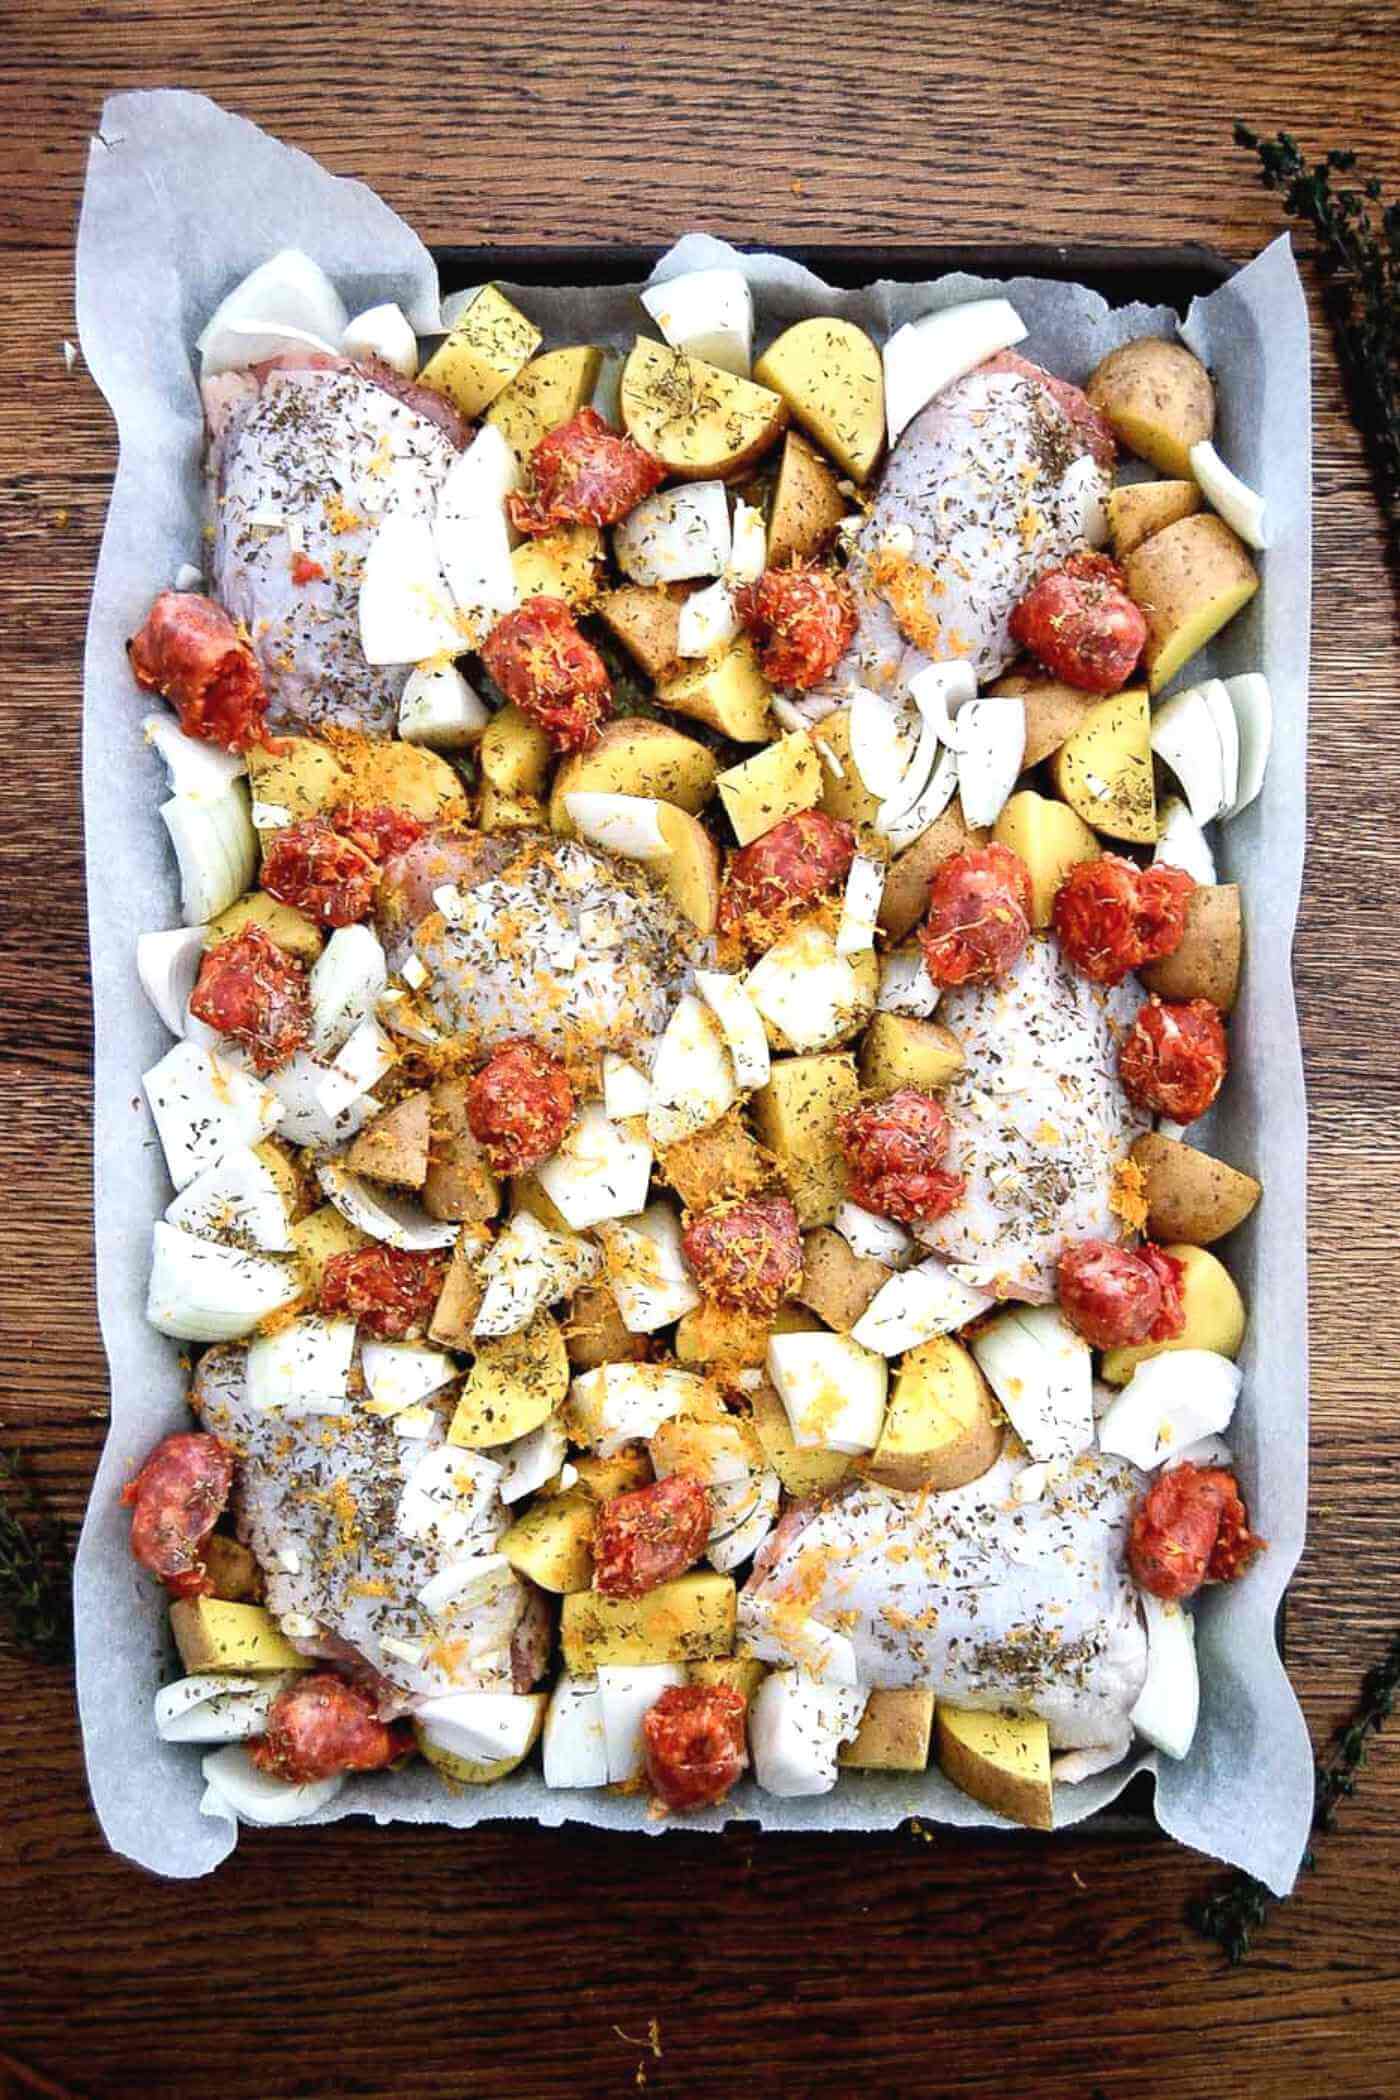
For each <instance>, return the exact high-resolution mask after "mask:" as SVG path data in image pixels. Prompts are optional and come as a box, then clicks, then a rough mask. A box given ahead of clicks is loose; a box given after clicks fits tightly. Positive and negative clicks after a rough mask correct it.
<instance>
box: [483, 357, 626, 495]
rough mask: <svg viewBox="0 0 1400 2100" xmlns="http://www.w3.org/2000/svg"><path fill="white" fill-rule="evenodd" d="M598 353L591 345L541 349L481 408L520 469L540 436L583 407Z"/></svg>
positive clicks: (590, 395)
mask: <svg viewBox="0 0 1400 2100" xmlns="http://www.w3.org/2000/svg"><path fill="white" fill-rule="evenodd" d="M602 363H603V353H602V351H601V350H596V349H595V348H594V347H593V345H592V344H591V343H580V344H577V345H575V346H574V347H572V348H571V349H567V350H547V351H546V352H545V354H544V356H543V357H532V358H531V360H530V362H529V364H528V365H525V366H524V367H523V368H522V369H521V370H520V371H519V372H517V373H516V375H515V377H514V379H512V380H511V382H510V384H509V385H508V386H507V387H506V388H505V389H504V391H503V392H501V393H499V394H497V396H496V398H495V400H494V401H493V402H492V403H491V406H490V407H489V408H488V409H487V411H486V421H487V422H488V423H494V424H495V426H496V428H497V430H499V431H500V433H501V436H502V437H503V438H504V439H505V441H506V443H507V444H508V445H509V446H510V449H511V451H512V452H513V453H514V454H515V457H516V459H517V461H518V462H519V464H520V466H521V467H522V468H527V467H528V466H529V464H530V461H531V459H532V458H533V456H534V450H535V447H536V445H538V443H539V441H540V439H541V438H542V437H546V436H547V435H548V434H549V432H550V431H551V430H556V429H557V428H558V427H559V425H560V424H561V423H567V422H568V421H569V420H570V418H571V417H572V416H576V415H577V414H578V412H579V410H580V409H581V408H586V407H587V405H588V403H589V401H590V400H591V399H592V398H593V389H594V387H595V386H596V385H597V384H598V373H599V371H600V369H601V367H602Z"/></svg>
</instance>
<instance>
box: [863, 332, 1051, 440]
mask: <svg viewBox="0 0 1400 2100" xmlns="http://www.w3.org/2000/svg"><path fill="white" fill-rule="evenodd" d="M1025 333H1026V327H1025V323H1024V322H1023V321H1022V319H1021V316H1020V315H1019V314H1018V313H1017V311H1016V309H1015V307H1014V306H1012V305H1011V303H1010V301H1009V300H1006V299H972V300H966V301H964V302H962V303H961V304H959V305H957V306H945V307H944V308H943V309H942V311H941V312H939V313H932V314H925V315H924V316H923V318H922V319H921V320H918V321H906V322H905V324H904V326H903V327H902V328H897V329H896V330H895V332H894V334H893V335H892V336H891V337H890V339H889V341H888V342H887V343H886V344H885V348H884V368H885V421H886V426H887V428H888V431H889V440H890V444H891V445H893V444H894V443H895V442H896V441H897V439H898V438H899V436H900V433H901V432H902V431H903V430H905V429H906V428H907V426H908V425H909V424H910V423H912V422H913V420H914V418H915V416H916V415H918V413H919V411H920V409H922V408H926V407H927V405H928V403H929V402H930V401H932V400H933V398H934V396H935V394H941V393H942V391H943V389H944V387H946V386H951V385H952V383H953V381H954V380H955V379H961V378H963V377H964V376H965V374H967V373H968V372H971V371H972V370H973V368H974V367H975V366H977V365H980V364H983V363H985V361H986V360H987V358H989V357H994V356H995V355H996V353H997V351H998V350H1009V349H1010V348H1011V347H1012V345H1013V344H1014V343H1019V342H1021V341H1022V340H1023V339H1024V337H1025Z"/></svg>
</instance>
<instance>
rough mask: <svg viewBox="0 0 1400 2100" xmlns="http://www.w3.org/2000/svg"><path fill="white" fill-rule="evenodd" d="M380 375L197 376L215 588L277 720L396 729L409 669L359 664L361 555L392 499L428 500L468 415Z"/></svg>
mask: <svg viewBox="0 0 1400 2100" xmlns="http://www.w3.org/2000/svg"><path fill="white" fill-rule="evenodd" d="M389 377H390V379H393V380H394V385H393V387H392V388H391V387H390V385H388V384H386V383H385V382H384V380H383V379H381V378H380V377H378V376H372V375H371V374H369V373H366V372H365V371H363V370H361V369H359V368H358V367H356V366H352V365H345V366H335V365H331V364H328V363H326V362H324V361H322V362H321V363H318V364H315V365H306V364H304V363H302V364H297V365H294V366H292V367H290V368H289V367H288V365H286V364H278V365H277V366H274V367H273V368H271V369H268V368H262V371H261V376H260V377H258V376H255V375H254V374H252V373H244V372H239V373H229V374H226V375H224V376H222V377H220V378H217V379H213V380H210V381H208V382H207V383H206V386H205V412H206V415H207V417H208V419H209V424H210V430H211V445H210V472H211V476H212V496H213V503H214V546H213V561H212V572H211V573H212V583H213V591H214V596H215V597H216V598H217V599H218V601H219V603H220V604H221V605H222V606H223V607H224V608H225V610H226V611H227V612H228V613H229V614H231V616H232V617H233V618H234V619H235V620H237V621H240V622H241V623H242V624H243V625H244V626H245V627H246V628H247V630H248V634H249V636H250V637H251V639H252V643H253V646H254V648H255V649H256V650H257V652H258V656H259V658H260V659H261V662H262V666H263V673H264V676H265V678H266V681H267V689H268V693H269V695H270V706H269V709H268V721H269V723H270V724H271V725H272V726H273V727H274V728H281V729H316V730H321V729H325V728H327V727H329V726H331V725H335V726H338V727H341V728H349V729H362V730H365V731H367V732H368V733H369V734H371V735H375V736H387V735H388V734H389V733H390V732H391V731H392V729H393V727H394V720H395V714H396V710H397V707H398V700H399V695H400V693H401V691H402V690H403V684H404V679H405V677H406V676H407V668H406V667H400V666H397V665H391V666H389V667H388V668H385V667H384V666H376V665H371V664H368V663H367V662H366V661H365V656H364V651H363V650H362V649H361V647H360V627H359V603H360V577H361V573H362V571H363V568H364V560H365V554H366V552H367V550H368V547H369V543H370V539H371V537H372V535H373V532H374V528H375V523H376V521H377V520H378V519H379V518H380V517H381V516H382V515H383V513H384V511H385V510H387V509H388V508H389V507H390V506H391V505H392V504H396V503H405V504H412V505H416V506H421V505H423V504H424V503H426V502H428V501H429V500H430V499H431V498H432V496H433V495H434V493H435V492H436V490H437V488H438V486H439V484H440V483H441V481H442V479H443V476H444V475H445V474H446V472H447V470H448V468H449V467H450V466H451V464H452V462H453V460H454V459H455V458H456V456H457V446H458V443H459V441H460V440H461V439H462V438H464V437H465V429H466V426H465V425H460V428H459V427H458V426H459V420H460V419H458V418H457V416H456V412H455V410H452V409H451V404H450V403H441V402H440V401H438V400H436V399H434V397H432V396H428V395H426V394H425V391H424V390H423V389H422V388H416V387H412V386H410V385H408V384H407V383H405V382H402V381H399V380H397V379H394V375H392V374H390V375H389ZM403 395H407V396H408V398H407V399H404V398H401V396H403ZM443 408H446V409H447V411H448V415H449V417H450V421H448V420H447V419H446V418H444V417H443V415H442V413H441V411H442V409H443ZM424 410H429V411H430V413H425V412H424Z"/></svg>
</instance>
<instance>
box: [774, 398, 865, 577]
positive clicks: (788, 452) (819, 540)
mask: <svg viewBox="0 0 1400 2100" xmlns="http://www.w3.org/2000/svg"><path fill="white" fill-rule="evenodd" d="M847 508H848V505H847V503H846V499H845V497H844V496H843V495H842V494H841V491H840V489H839V488H838V487H837V486H836V476H835V475H834V474H833V473H832V471H831V469H830V467H829V466H828V465H827V463H826V461H825V460H824V459H822V458H821V457H820V456H819V455H818V453H817V452H816V451H815V450H814V449H813V447H812V446H811V445H809V444H808V442H807V440H806V438H804V437H803V436H802V435H801V434H800V433H799V432H798V431H796V430H789V432H788V434H787V436H786V437H785V438H784V440H783V457H782V461H781V464H780V465H779V468H778V480H777V485H776V487H775V488H774V490H773V509H772V513H771V515H770V516H769V519H768V566H769V568H770V569H776V568H778V567H780V566H781V565H782V564H783V563H784V562H793V561H811V560H815V558H816V557H817V556H818V555H819V554H825V552H826V550H827V548H828V547H829V546H830V545H831V542H832V541H833V539H835V537H836V528H837V526H838V525H839V524H840V523H841V520H842V519H843V518H844V517H845V515H846V511H847Z"/></svg>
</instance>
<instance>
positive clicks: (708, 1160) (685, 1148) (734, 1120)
mask: <svg viewBox="0 0 1400 2100" xmlns="http://www.w3.org/2000/svg"><path fill="white" fill-rule="evenodd" d="M657 1170H658V1172H659V1173H660V1175H661V1177H662V1179H663V1180H664V1181H669V1182H670V1184H671V1187H672V1188H673V1189H674V1190H675V1191H676V1194H677V1195H678V1196H679V1197H680V1199H681V1201H682V1203H684V1204H685V1205H686V1207H687V1208H688V1209H690V1210H707V1209H708V1208H709V1207H710V1205H711V1204H714V1203H719V1202H721V1201H723V1200H724V1199H725V1198H726V1197H733V1196H752V1195H753V1194H754V1193H755V1192H756V1191H757V1190H759V1189H761V1188H766V1187H767V1185H768V1184H769V1183H770V1182H771V1181H772V1179H773V1175H772V1170H771V1167H770V1165H769V1162H768V1161H767V1160H765V1158H764V1156H763V1154H762V1152H760V1150H759V1148H758V1146H757V1145H756V1144H755V1143H754V1141H753V1138H752V1136H751V1135H750V1133H749V1131H748V1128H747V1126H746V1125H745V1124H744V1122H743V1120H742V1118H741V1117H740V1116H739V1114H738V1112H737V1111H736V1110H733V1109H731V1110H730V1111H729V1112H728V1113H727V1114H726V1115H723V1116H721V1117H720V1118H719V1119H718V1121H717V1122H714V1123H710V1124H708V1125H707V1126H706V1128H705V1129H704V1130H697V1131H696V1132H695V1134H694V1136H693V1137H688V1138H682V1139H681V1140H680V1142H679V1144H675V1145H668V1146H666V1147H665V1149H664V1150H663V1151H662V1153H661V1155H660V1157H659V1159H658V1160H657Z"/></svg>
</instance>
